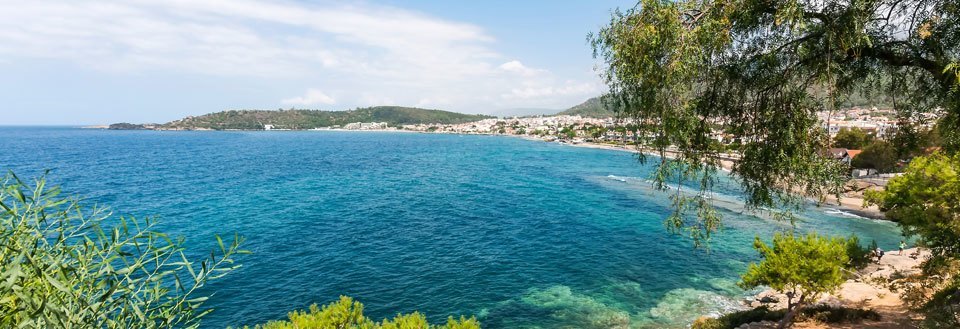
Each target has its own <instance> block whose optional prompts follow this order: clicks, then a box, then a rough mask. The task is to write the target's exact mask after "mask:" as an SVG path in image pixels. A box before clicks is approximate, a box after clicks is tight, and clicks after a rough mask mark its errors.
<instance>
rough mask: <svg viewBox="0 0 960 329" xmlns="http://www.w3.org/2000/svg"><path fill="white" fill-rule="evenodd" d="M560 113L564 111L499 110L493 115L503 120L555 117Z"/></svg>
mask: <svg viewBox="0 0 960 329" xmlns="http://www.w3.org/2000/svg"><path fill="white" fill-rule="evenodd" d="M560 111H563V110H559V109H542V108H512V109H503V110H499V111H496V112H493V113H491V114H492V115H495V116H498V117H501V118H508V117H528V116H536V115H554V114H557V113H558V112H560Z"/></svg>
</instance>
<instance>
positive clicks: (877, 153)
mask: <svg viewBox="0 0 960 329" xmlns="http://www.w3.org/2000/svg"><path fill="white" fill-rule="evenodd" d="M899 161H900V160H899V158H898V157H897V150H896V148H894V147H893V144H890V142H887V141H874V142H873V143H870V144H869V145H867V147H865V148H864V149H863V152H861V153H860V155H857V156H856V157H855V158H853V160H851V161H850V165H851V166H852V167H854V168H860V169H868V168H869V169H876V170H877V172H879V173H890V172H893V171H894V170H896V169H897V164H898V163H899Z"/></svg>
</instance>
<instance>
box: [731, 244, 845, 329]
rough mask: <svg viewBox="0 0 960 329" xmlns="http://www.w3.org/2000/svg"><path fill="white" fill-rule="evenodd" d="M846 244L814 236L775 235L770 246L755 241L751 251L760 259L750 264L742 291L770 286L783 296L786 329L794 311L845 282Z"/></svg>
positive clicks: (780, 326)
mask: <svg viewBox="0 0 960 329" xmlns="http://www.w3.org/2000/svg"><path fill="white" fill-rule="evenodd" d="M848 243H849V242H848V241H847V240H845V239H842V238H827V237H822V236H818V235H816V234H815V233H810V234H808V235H806V236H802V237H795V236H794V235H793V234H792V233H791V234H780V233H777V234H776V235H775V236H774V237H773V245H772V246H768V245H767V244H765V243H763V241H761V240H760V238H757V239H756V241H754V248H756V249H757V251H759V252H760V256H761V257H762V258H763V260H762V261H761V262H760V263H759V264H757V263H751V264H750V266H749V267H748V268H747V272H746V273H745V274H744V275H743V277H742V278H741V279H742V281H741V282H740V285H741V286H742V287H744V288H753V287H757V286H769V287H770V288H773V289H774V290H777V291H780V292H784V293H786V294H787V297H788V300H787V312H786V314H784V316H783V318H782V319H781V320H780V325H779V328H785V327H787V326H789V324H790V323H792V321H793V318H794V316H795V315H796V313H797V310H799V309H801V308H803V307H804V305H806V304H807V303H809V302H811V301H813V300H816V298H817V297H818V296H819V295H820V294H822V293H829V292H833V291H835V290H836V289H837V288H839V287H840V285H841V284H843V282H844V281H846V279H845V278H844V275H843V269H844V268H845V267H847V266H849V265H850V259H849V255H848V254H847V250H848V249H849V248H848Z"/></svg>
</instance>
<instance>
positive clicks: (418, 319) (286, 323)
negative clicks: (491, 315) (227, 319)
mask: <svg viewBox="0 0 960 329" xmlns="http://www.w3.org/2000/svg"><path fill="white" fill-rule="evenodd" d="M288 318H289V319H288V320H281V321H270V322H267V324H264V325H257V326H255V327H254V328H255V329H308V328H316V329H326V328H344V329H346V328H350V329H480V322H478V321H477V319H476V318H473V317H471V318H469V319H467V318H465V317H462V316H461V317H460V319H459V320H456V319H454V318H453V317H449V318H447V323H446V324H444V325H430V324H429V323H428V322H427V317H426V316H424V315H423V314H421V313H420V312H413V313H411V314H398V315H397V316H396V317H394V318H393V319H392V320H387V319H384V320H383V321H381V322H379V323H377V322H374V321H372V320H370V319H369V318H367V317H366V316H364V315H363V304H361V303H360V302H357V301H354V300H353V299H352V298H350V297H346V296H340V300H338V301H336V302H333V303H330V304H328V305H326V306H323V308H318V307H317V305H316V304H314V305H310V310H309V312H304V311H294V312H291V313H290V314H288ZM244 328H247V329H249V327H244Z"/></svg>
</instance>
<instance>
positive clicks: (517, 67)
mask: <svg viewBox="0 0 960 329" xmlns="http://www.w3.org/2000/svg"><path fill="white" fill-rule="evenodd" d="M500 69H501V70H504V71H507V72H511V73H516V74H520V75H522V76H528V77H529V76H533V75H536V74H537V73H541V72H545V70H538V69H533V68H529V67H527V66H526V65H523V63H521V62H520V61H518V60H512V61H509V62H506V63H503V64H500Z"/></svg>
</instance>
